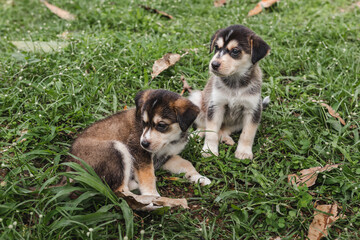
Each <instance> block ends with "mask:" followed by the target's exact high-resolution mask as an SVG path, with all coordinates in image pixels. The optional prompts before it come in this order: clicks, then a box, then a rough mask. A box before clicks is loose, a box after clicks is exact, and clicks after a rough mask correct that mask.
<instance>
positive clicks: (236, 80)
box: [220, 65, 255, 89]
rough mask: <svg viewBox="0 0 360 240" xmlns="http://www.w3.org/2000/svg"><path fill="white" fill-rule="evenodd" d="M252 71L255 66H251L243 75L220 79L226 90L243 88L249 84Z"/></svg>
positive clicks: (252, 74)
mask: <svg viewBox="0 0 360 240" xmlns="http://www.w3.org/2000/svg"><path fill="white" fill-rule="evenodd" d="M254 71H255V65H252V66H251V67H249V69H248V70H247V71H246V72H245V73H244V74H241V75H240V74H234V75H231V76H228V77H220V79H221V81H222V82H223V83H224V85H225V86H227V87H228V88H231V89H234V88H244V87H247V86H248V85H249V84H250V83H251V80H252V78H253V76H254Z"/></svg>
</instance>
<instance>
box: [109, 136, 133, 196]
mask: <svg viewBox="0 0 360 240" xmlns="http://www.w3.org/2000/svg"><path fill="white" fill-rule="evenodd" d="M113 147H114V148H115V149H116V150H117V151H118V155H120V156H121V157H122V159H121V160H122V164H123V169H124V170H123V173H124V180H123V182H122V184H121V185H120V186H119V187H117V188H116V189H115V192H117V191H119V192H130V190H129V181H130V176H131V168H132V165H133V160H132V156H131V154H130V152H129V150H128V149H127V147H126V146H125V145H124V144H123V143H121V142H119V141H113Z"/></svg>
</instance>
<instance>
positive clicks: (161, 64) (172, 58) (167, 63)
mask: <svg viewBox="0 0 360 240" xmlns="http://www.w3.org/2000/svg"><path fill="white" fill-rule="evenodd" d="M180 58H181V56H180V54H177V53H167V54H165V55H164V56H163V57H162V58H160V59H158V60H156V61H155V63H154V65H153V67H152V73H151V80H153V79H154V78H156V77H157V76H158V75H159V74H160V73H162V72H163V71H165V70H166V69H168V68H169V67H171V66H173V65H174V64H175V63H177V62H178V61H179V60H180Z"/></svg>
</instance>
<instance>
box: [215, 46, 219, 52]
mask: <svg viewBox="0 0 360 240" xmlns="http://www.w3.org/2000/svg"><path fill="white" fill-rule="evenodd" d="M217 51H219V46H218V45H217V44H215V52H217Z"/></svg>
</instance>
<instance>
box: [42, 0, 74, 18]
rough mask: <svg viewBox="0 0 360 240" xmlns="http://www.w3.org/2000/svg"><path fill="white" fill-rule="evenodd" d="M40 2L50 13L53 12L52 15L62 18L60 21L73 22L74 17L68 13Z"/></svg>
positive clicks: (43, 0) (45, 2)
mask: <svg viewBox="0 0 360 240" xmlns="http://www.w3.org/2000/svg"><path fill="white" fill-rule="evenodd" d="M40 1H41V2H43V3H44V4H45V6H46V7H47V8H48V9H49V10H50V11H51V12H53V13H54V14H56V15H57V16H58V17H60V18H62V19H65V20H68V21H72V20H75V19H76V17H75V15H73V14H71V13H69V12H68V11H65V10H63V9H61V8H59V7H57V6H55V5H52V4H50V3H48V2H47V1H45V0H40Z"/></svg>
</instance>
